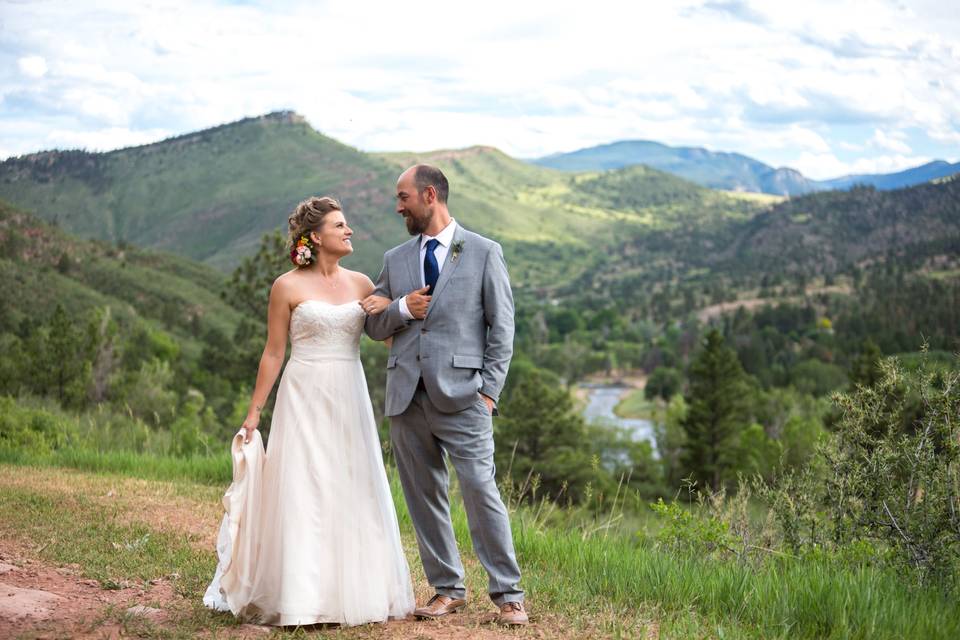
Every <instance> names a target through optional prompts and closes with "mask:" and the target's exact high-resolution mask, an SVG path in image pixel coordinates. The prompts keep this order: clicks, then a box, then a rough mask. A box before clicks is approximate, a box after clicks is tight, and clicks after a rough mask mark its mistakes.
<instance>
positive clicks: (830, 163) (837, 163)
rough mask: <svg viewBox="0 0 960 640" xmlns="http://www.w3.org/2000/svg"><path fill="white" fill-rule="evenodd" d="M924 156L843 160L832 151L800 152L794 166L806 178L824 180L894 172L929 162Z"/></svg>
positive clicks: (891, 156)
mask: <svg viewBox="0 0 960 640" xmlns="http://www.w3.org/2000/svg"><path fill="white" fill-rule="evenodd" d="M930 160H931V158H929V157H925V156H906V155H884V156H869V157H864V158H859V159H857V160H855V161H853V162H843V161H841V160H839V159H838V158H837V157H836V156H835V155H833V154H832V153H802V154H800V157H799V159H798V160H797V164H796V166H795V167H794V168H796V169H798V170H799V171H800V172H801V173H803V174H804V175H805V176H807V177H808V178H813V179H814V180H826V179H828V178H839V177H841V176H847V175H860V174H866V173H895V172H897V171H903V170H904V169H909V168H911V167H916V166H918V165H921V164H925V163H927V162H930Z"/></svg>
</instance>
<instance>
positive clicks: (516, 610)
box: [497, 602, 530, 625]
mask: <svg viewBox="0 0 960 640" xmlns="http://www.w3.org/2000/svg"><path fill="white" fill-rule="evenodd" d="M497 622H499V623H500V624H506V625H521V624H527V623H528V622H530V618H528V617H527V612H526V611H524V609H523V603H522V602H504V603H503V604H502V605H500V616H499V617H498V618H497Z"/></svg>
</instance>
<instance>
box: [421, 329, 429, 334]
mask: <svg viewBox="0 0 960 640" xmlns="http://www.w3.org/2000/svg"><path fill="white" fill-rule="evenodd" d="M427 331H429V329H420V333H426V332H427Z"/></svg>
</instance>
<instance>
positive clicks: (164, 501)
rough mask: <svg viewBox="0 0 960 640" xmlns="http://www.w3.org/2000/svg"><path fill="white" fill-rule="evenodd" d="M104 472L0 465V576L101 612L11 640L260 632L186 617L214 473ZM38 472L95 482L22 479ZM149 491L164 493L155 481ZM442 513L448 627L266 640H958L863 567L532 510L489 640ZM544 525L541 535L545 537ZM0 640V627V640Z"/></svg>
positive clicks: (214, 500) (128, 468)
mask: <svg viewBox="0 0 960 640" xmlns="http://www.w3.org/2000/svg"><path fill="white" fill-rule="evenodd" d="M104 459H105V460H104V461H103V462H101V463H99V464H94V463H93V462H92V461H91V460H90V459H88V458H85V457H83V456H74V457H69V458H68V457H61V458H59V459H57V460H53V459H46V460H40V459H34V460H32V461H31V460H26V459H21V460H19V461H17V462H16V463H12V460H10V457H9V456H8V459H7V461H6V462H4V463H2V464H0V539H2V543H0V553H2V554H3V562H6V563H8V564H14V565H17V564H18V563H20V564H21V568H22V567H25V566H32V567H34V572H35V573H36V565H31V564H30V563H31V562H34V563H39V566H41V567H47V568H50V569H51V570H53V571H59V572H64V571H66V572H67V573H66V574H65V576H62V578H63V579H64V580H68V579H72V580H76V581H81V580H87V581H90V580H92V581H95V584H96V587H97V588H96V589H94V591H97V592H98V593H100V594H106V595H105V596H102V597H101V598H102V599H105V600H106V601H108V604H107V605H105V606H103V607H101V609H100V610H99V611H98V612H97V613H96V615H91V616H89V617H86V618H83V619H56V618H54V619H52V620H49V621H47V622H46V623H40V624H38V625H36V626H34V627H26V628H23V626H22V625H21V627H19V628H17V629H16V632H17V634H19V635H20V636H21V637H39V636H45V635H47V634H51V633H54V632H56V633H61V634H63V633H64V631H66V635H72V634H74V633H79V630H83V633H90V634H93V635H94V637H97V636H96V634H97V633H100V634H107V635H109V633H112V632H116V631H118V630H119V631H122V633H123V634H126V635H130V636H135V637H146V638H178V637H194V636H195V635H196V634H200V633H205V634H209V635H211V636H213V637H237V636H243V635H246V634H249V633H258V632H260V631H258V630H257V629H253V628H251V627H250V626H249V625H240V624H239V623H237V622H236V621H235V620H233V618H232V617H231V616H229V615H225V614H218V613H214V612H210V611H207V610H206V609H204V608H203V607H202V604H201V596H202V593H203V590H204V589H205V587H206V584H207V581H208V580H209V578H210V576H211V575H212V572H213V569H214V566H215V556H214V551H213V548H214V539H215V533H216V528H217V524H218V522H219V519H220V517H221V515H222V513H221V508H220V505H219V501H218V498H219V496H220V494H221V493H222V490H223V489H224V488H225V487H224V486H223V485H222V483H221V484H218V483H217V482H216V478H217V476H218V474H220V473H222V472H223V470H224V466H223V461H222V460H221V459H218V458H209V459H206V461H198V460H194V461H192V462H186V463H176V462H170V463H167V464H166V465H164V463H162V462H161V461H159V460H156V461H153V462H148V461H147V460H146V458H141V459H139V460H134V459H133V458H131V457H129V456H126V457H124V456H121V455H115V454H111V455H107V456H104ZM51 462H56V463H57V464H62V465H67V466H73V467H82V468H85V469H96V471H89V470H88V471H79V470H76V469H64V468H59V467H51V466H46V465H45V464H44V465H42V466H39V465H38V463H51ZM190 469H192V470H193V471H192V473H193V477H195V478H202V479H204V480H206V482H203V483H197V482H195V481H193V480H186V479H177V480H171V479H170V478H172V477H174V476H176V475H177V474H180V473H183V474H184V475H186V474H187V473H188V471H189V470H190ZM199 469H202V470H203V471H198V470H199ZM118 472H121V473H118ZM160 477H166V478H167V480H158V479H156V478H160ZM393 488H394V491H395V495H396V497H397V498H398V499H397V507H398V514H399V517H400V525H401V533H402V536H403V540H404V546H405V548H406V549H407V553H408V557H409V561H410V566H411V570H412V572H413V578H414V582H415V585H416V590H417V595H418V598H419V599H420V600H421V601H422V600H423V599H425V598H426V597H428V596H429V587H428V585H427V584H426V581H425V579H424V577H423V575H422V572H421V570H420V565H419V561H418V559H417V557H416V544H415V540H414V537H413V533H412V527H411V524H410V521H409V517H408V515H407V513H406V509H405V507H404V504H403V501H402V500H401V499H399V496H400V493H399V489H398V487H397V486H396V482H395V480H394V487H393ZM454 507H455V508H454V526H455V530H456V533H457V538H458V541H459V544H460V546H461V549H463V551H464V556H465V558H464V560H465V565H466V566H467V570H468V579H467V583H468V588H469V590H470V592H471V593H472V598H471V600H470V604H469V606H468V608H467V610H466V611H465V612H464V613H463V614H461V615H460V616H458V617H457V618H456V619H454V620H450V621H446V622H444V623H426V622H414V621H399V622H393V623H390V624H387V625H373V626H365V627H360V628H353V629H344V630H341V629H336V628H325V629H309V630H303V629H301V630H285V631H282V632H279V631H277V632H275V634H274V635H275V636H276V637H302V636H303V634H304V632H305V631H309V632H310V633H311V634H313V633H317V634H321V635H324V636H330V637H339V638H455V637H456V638H459V637H467V638H497V637H505V636H511V637H512V636H518V637H538V638H597V637H610V638H618V637H623V638H635V637H641V638H642V637H664V638H703V637H711V638H712V637H724V638H954V637H958V635H960V611H958V610H957V608H956V607H955V606H954V603H953V602H951V601H950V600H949V599H947V598H946V597H945V596H944V595H943V594H941V593H938V592H935V591H925V590H918V589H915V588H912V587H911V586H910V585H909V584H906V583H904V582H903V581H902V580H901V578H900V577H898V576H897V575H896V574H894V573H893V572H891V571H888V570H881V569H878V568H875V567H872V566H870V565H868V564H857V563H850V562H838V561H836V560H835V559H833V558H829V557H809V558H802V559H799V558H792V557H787V556H783V557H781V558H779V559H776V560H771V561H767V562H763V563H760V564H758V563H755V562H744V563H741V562H737V561H735V560H721V559H712V558H706V557H696V556H692V555H685V554H677V553H670V552H666V551H663V550H659V549H657V548H656V547H655V546H654V545H653V544H652V543H651V542H650V541H649V540H647V539H645V538H643V537H640V536H631V535H626V534H625V533H623V532H622V531H619V532H618V531H614V530H612V529H611V530H607V529H604V528H603V527H602V526H601V527H595V528H593V529H591V528H590V527H588V526H586V523H585V522H579V523H578V522H577V521H575V519H574V516H573V515H572V514H571V515H570V517H565V516H563V515H562V514H561V517H559V518H558V517H556V516H557V514H556V513H554V514H553V515H554V516H555V517H553V518H547V517H545V515H544V511H543V510H532V509H529V508H522V509H519V510H517V509H515V510H514V512H513V525H514V535H515V540H516V546H517V552H518V555H519V558H520V561H521V565H522V567H523V569H524V572H525V575H524V580H523V585H524V587H525V589H526V590H527V592H528V603H529V608H530V610H531V613H532V616H533V620H534V624H533V625H532V626H531V627H529V628H527V629H522V630H502V629H499V628H498V627H496V626H493V625H489V624H486V623H485V621H486V620H488V619H489V618H490V616H491V614H492V613H493V611H494V609H493V607H492V605H491V604H490V603H489V602H488V601H487V599H486V598H485V596H484V591H485V583H486V580H485V575H484V573H483V570H482V568H481V567H480V566H479V564H478V563H477V561H476V559H475V556H474V555H473V553H472V550H471V545H470V541H469V534H468V531H467V523H466V518H465V516H464V513H463V509H462V505H461V504H460V503H459V501H457V502H455V505H454ZM548 520H550V521H551V522H553V523H554V524H551V525H547V524H546V522H547V521H548ZM556 522H562V523H565V524H556ZM585 532H586V533H585ZM11 560H12V562H11ZM14 575H15V576H16V572H14ZM56 575H60V573H57V574H56ZM5 580H6V575H0V582H4V581H5ZM65 589H66V586H63V587H62V588H61V591H63V590H65ZM101 604H102V603H101ZM134 605H147V606H153V607H155V608H157V609H159V610H160V611H162V614H161V617H160V618H159V619H158V620H154V621H151V620H149V619H146V618H144V617H143V616H137V615H132V614H130V613H128V609H129V607H131V606H134ZM2 624H3V622H0V625H2ZM3 631H4V629H3V627H2V626H0V634H3ZM7 635H9V634H7Z"/></svg>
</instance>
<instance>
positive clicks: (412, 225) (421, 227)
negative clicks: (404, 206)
mask: <svg viewBox="0 0 960 640" xmlns="http://www.w3.org/2000/svg"><path fill="white" fill-rule="evenodd" d="M432 219H433V212H432V211H428V212H427V213H426V214H424V215H423V217H421V218H417V217H415V216H414V215H413V213H411V212H410V210H407V211H404V216H403V220H404V222H406V223H407V231H408V232H409V233H410V235H412V236H416V235H420V234H421V233H423V232H424V231H425V230H426V229H427V227H429V226H430V220H432Z"/></svg>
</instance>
